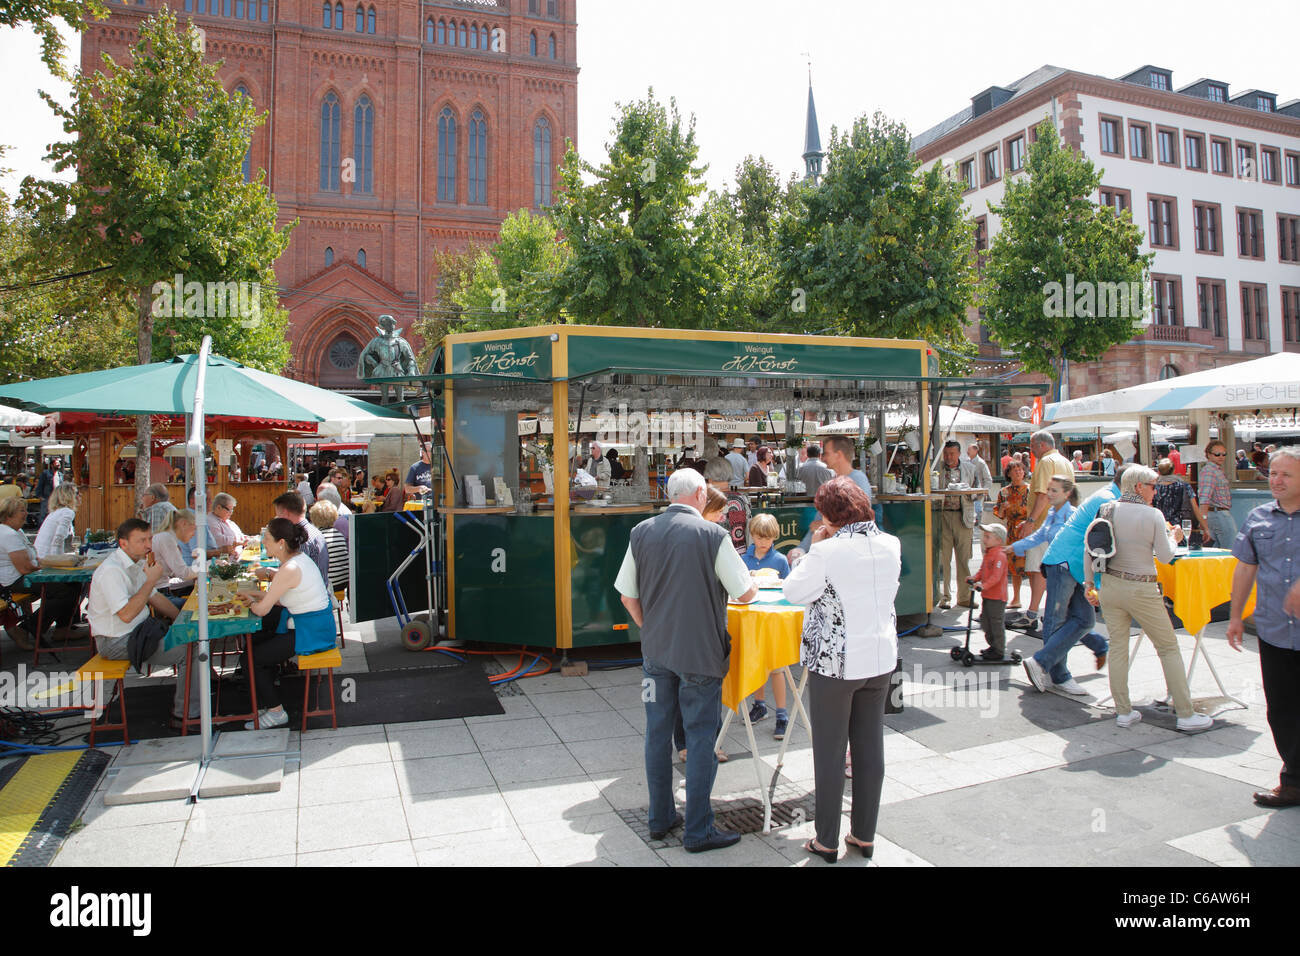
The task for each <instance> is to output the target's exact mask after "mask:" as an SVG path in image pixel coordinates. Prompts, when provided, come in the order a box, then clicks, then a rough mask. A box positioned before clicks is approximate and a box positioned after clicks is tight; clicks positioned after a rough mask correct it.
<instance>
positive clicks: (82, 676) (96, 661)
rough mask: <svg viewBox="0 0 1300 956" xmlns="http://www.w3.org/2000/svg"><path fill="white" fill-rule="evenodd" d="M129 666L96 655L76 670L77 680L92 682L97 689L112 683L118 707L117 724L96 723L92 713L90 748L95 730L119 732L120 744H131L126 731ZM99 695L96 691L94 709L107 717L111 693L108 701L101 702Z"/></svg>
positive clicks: (129, 663) (93, 743)
mask: <svg viewBox="0 0 1300 956" xmlns="http://www.w3.org/2000/svg"><path fill="white" fill-rule="evenodd" d="M130 666H131V662H130V661H114V660H109V659H108V658H107V657H101V656H100V655H99V654H96V655H95V656H94V657H92V658H91V659H90V660H88V661H86V663H84V664H82V665H81V667H79V668H78V669H77V680H79V681H94V682H95V683H96V684H97V686H98V687H99V688H102V687H103V682H106V681H112V682H113V687H114V688H115V690H116V691H117V699H118V705H119V710H120V714H121V718H122V719H121V721H120V722H118V723H103V724H100V723H97V722H96V720H95V717H94V714H93V712H92V715H91V719H90V746H92V747H93V746H95V733H96V731H97V730H99V731H103V730H120V731H122V743H123V744H124V745H125V744H129V743H130V742H131V738H130V736H129V735H128V733H127V729H126V672H127V669H128V668H130ZM101 693H102V690H97V691H96V693H95V709H96V710H98V709H99V708H100V707H101V706H102V707H103V709H104V713H105V715H107V713H108V708H109V706H110V705H111V704H112V698H113V695H112V692H110V693H109V695H108V700H107V701H102V700H101V699H100V695H101Z"/></svg>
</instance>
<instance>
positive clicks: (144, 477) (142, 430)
mask: <svg viewBox="0 0 1300 956" xmlns="http://www.w3.org/2000/svg"><path fill="white" fill-rule="evenodd" d="M136 318H137V331H136V348H137V350H138V352H137V354H138V357H139V362H140V364H141V365H148V364H149V363H150V362H152V361H153V300H152V297H151V295H150V293H149V288H148V287H145V288H142V289H141V290H140V291H139V292H138V293H137V294H136ZM152 461H153V420H152V419H151V418H150V417H149V416H148V415H137V416H136V419H135V499H136V503H137V504H139V503H140V502H141V501H143V500H144V493H145V490H146V489H147V488H148V487H149V485H150V481H149V465H150V463H151V462H152Z"/></svg>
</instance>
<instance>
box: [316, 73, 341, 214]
mask: <svg viewBox="0 0 1300 956" xmlns="http://www.w3.org/2000/svg"><path fill="white" fill-rule="evenodd" d="M339 114H340V110H339V98H338V97H337V96H335V95H334V94H333V93H327V94H325V99H324V100H322V101H321V105H320V188H321V189H328V190H332V191H335V192H337V191H338V188H339Z"/></svg>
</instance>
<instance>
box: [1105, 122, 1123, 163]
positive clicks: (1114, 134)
mask: <svg viewBox="0 0 1300 956" xmlns="http://www.w3.org/2000/svg"><path fill="white" fill-rule="evenodd" d="M1119 122H1120V121H1119V120H1118V119H1110V118H1107V117H1105V116H1103V117H1102V119H1101V151H1102V152H1103V153H1108V154H1110V155H1111V156H1122V155H1123V151H1122V147H1121V145H1120V139H1119Z"/></svg>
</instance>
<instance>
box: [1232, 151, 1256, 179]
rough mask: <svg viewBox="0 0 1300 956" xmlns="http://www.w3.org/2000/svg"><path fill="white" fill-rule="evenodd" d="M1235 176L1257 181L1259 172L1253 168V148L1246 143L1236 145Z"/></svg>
mask: <svg viewBox="0 0 1300 956" xmlns="http://www.w3.org/2000/svg"><path fill="white" fill-rule="evenodd" d="M1237 176H1238V177H1239V178H1241V179H1249V180H1253V181H1254V182H1258V181H1259V170H1257V169H1256V168H1255V147H1254V146H1251V145H1250V144H1248V143H1238V144H1237Z"/></svg>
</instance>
